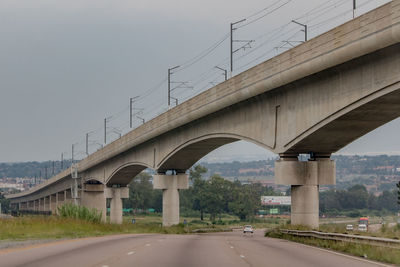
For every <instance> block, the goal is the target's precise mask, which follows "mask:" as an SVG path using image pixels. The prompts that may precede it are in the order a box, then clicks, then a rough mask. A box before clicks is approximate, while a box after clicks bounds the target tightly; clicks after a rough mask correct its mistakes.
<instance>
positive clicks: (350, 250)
mask: <svg viewBox="0 0 400 267" xmlns="http://www.w3.org/2000/svg"><path fill="white" fill-rule="evenodd" d="M285 228H286V227H285ZM299 230H306V229H299ZM265 236H267V237H273V238H280V239H286V240H290V241H294V242H298V243H302V244H306V245H311V246H316V247H321V248H327V249H331V250H335V251H339V252H344V253H347V254H351V255H354V256H359V257H363V258H368V259H371V260H376V261H380V262H386V263H392V264H400V249H392V248H386V247H378V246H372V245H366V244H357V243H351V242H343V241H334V240H324V239H318V238H313V237H299V236H293V235H289V234H284V233H281V232H280V230H279V229H278V228H275V229H273V230H271V231H267V232H266V233H265Z"/></svg>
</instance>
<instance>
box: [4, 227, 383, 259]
mask: <svg viewBox="0 0 400 267" xmlns="http://www.w3.org/2000/svg"><path fill="white" fill-rule="evenodd" d="M0 266H1V267H6V266H25V267H26V266H32V267H33V266H37V267H46V266H51V267H54V266H55V267H64V266H65V267H71V266H72V267H80V266H93V267H95V266H98V267H124V266H130V267H132V266H140V267H149V266H157V267H158V266H160V267H164V266H166V267H169V266H170V267H179V266H184V267H189V266H196V267H197V266H198V267H206V266H213V267H214V266H215V267H225V266H229V267H242V266H243V267H244V266H246V267H247V266H272V267H277V266H288V267H289V266H290V267H312V266H332V267H345V266H351V267H358V266H388V265H385V264H380V263H376V262H372V261H369V260H366V259H362V258H357V257H352V256H348V255H343V254H340V253H335V252H331V251H327V250H323V249H319V248H313V247H310V246H305V245H301V244H297V243H293V242H288V241H284V240H278V239H271V238H265V237H263V232H262V231H261V230H259V231H256V233H255V234H254V235H251V234H246V235H243V234H242V233H241V232H239V231H237V232H229V233H214V234H198V235H161V234H138V235H130V234H129V235H114V236H106V237H94V238H83V239H73V240H63V241H57V242H52V243H45V244H37V245H33V246H28V247H22V248H12V249H3V250H0Z"/></svg>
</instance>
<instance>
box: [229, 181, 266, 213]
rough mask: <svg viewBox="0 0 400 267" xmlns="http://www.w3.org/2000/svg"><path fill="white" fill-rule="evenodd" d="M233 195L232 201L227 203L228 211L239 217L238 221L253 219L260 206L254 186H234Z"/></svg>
mask: <svg viewBox="0 0 400 267" xmlns="http://www.w3.org/2000/svg"><path fill="white" fill-rule="evenodd" d="M233 194H234V200H233V201H232V202H230V203H229V209H230V210H231V211H232V212H233V213H234V214H235V215H237V216H239V218H240V220H246V219H247V218H249V217H253V216H254V214H255V212H256V211H257V209H258V208H259V207H260V204H261V203H260V202H261V201H260V196H259V195H257V193H256V190H255V188H254V186H253V185H240V184H239V185H238V184H236V186H235V189H234V190H233Z"/></svg>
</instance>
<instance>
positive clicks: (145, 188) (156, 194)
mask: <svg viewBox="0 0 400 267" xmlns="http://www.w3.org/2000/svg"><path fill="white" fill-rule="evenodd" d="M150 179H151V175H150V174H148V173H146V172H142V173H140V174H139V175H137V176H136V177H135V178H134V179H133V181H132V182H131V183H130V184H129V199H128V200H126V201H125V205H126V206H127V207H130V208H133V209H141V210H143V211H144V210H146V209H149V208H154V209H155V210H157V211H161V206H162V203H161V204H160V203H159V199H162V197H161V194H162V192H161V191H159V190H153V185H152V183H151V182H150Z"/></svg>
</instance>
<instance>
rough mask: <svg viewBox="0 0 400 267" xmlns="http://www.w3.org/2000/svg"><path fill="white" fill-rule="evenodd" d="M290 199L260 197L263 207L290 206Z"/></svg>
mask: <svg viewBox="0 0 400 267" xmlns="http://www.w3.org/2000/svg"><path fill="white" fill-rule="evenodd" d="M290 204H291V197H287V196H285V197H284V196H262V197H261V205H264V206H290Z"/></svg>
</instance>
